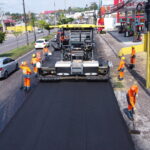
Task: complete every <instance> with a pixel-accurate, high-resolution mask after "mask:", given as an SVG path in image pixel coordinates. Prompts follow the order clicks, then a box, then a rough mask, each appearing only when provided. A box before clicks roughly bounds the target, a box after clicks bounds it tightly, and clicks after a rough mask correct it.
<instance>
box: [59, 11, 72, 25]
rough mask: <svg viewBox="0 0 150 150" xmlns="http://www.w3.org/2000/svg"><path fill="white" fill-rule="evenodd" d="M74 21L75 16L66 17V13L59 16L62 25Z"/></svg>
mask: <svg viewBox="0 0 150 150" xmlns="http://www.w3.org/2000/svg"><path fill="white" fill-rule="evenodd" d="M73 21H74V19H73V18H66V17H65V15H64V14H61V15H60V16H59V20H58V24H59V25H61V24H68V23H71V22H73Z"/></svg>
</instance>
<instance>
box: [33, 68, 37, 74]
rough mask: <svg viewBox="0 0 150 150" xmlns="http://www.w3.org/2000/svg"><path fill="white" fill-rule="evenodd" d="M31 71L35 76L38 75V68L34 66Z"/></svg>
mask: <svg viewBox="0 0 150 150" xmlns="http://www.w3.org/2000/svg"><path fill="white" fill-rule="evenodd" d="M33 71H34V73H35V74H37V73H38V68H37V67H35V66H34V68H33Z"/></svg>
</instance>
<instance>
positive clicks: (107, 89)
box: [0, 82, 134, 150]
mask: <svg viewBox="0 0 150 150" xmlns="http://www.w3.org/2000/svg"><path fill="white" fill-rule="evenodd" d="M0 150H134V145H133V142H132V140H131V136H130V135H129V133H128V129H127V127H126V125H125V122H124V120H123V118H122V116H121V113H120V111H119V107H118V104H117V101H116V98H115V96H114V93H113V89H112V87H111V85H110V83H109V82H52V83H39V84H38V86H37V87H36V88H35V89H34V91H33V93H32V94H31V95H30V96H29V98H28V99H27V100H26V101H25V103H24V105H23V106H22V108H21V109H20V110H19V111H18V112H17V114H16V115H15V116H14V118H13V119H12V120H11V122H10V123H9V124H8V126H7V127H6V128H5V130H4V131H3V132H2V133H1V134H0Z"/></svg>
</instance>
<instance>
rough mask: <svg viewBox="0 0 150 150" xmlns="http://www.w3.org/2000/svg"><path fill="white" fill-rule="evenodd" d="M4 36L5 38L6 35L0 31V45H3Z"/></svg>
mask: <svg viewBox="0 0 150 150" xmlns="http://www.w3.org/2000/svg"><path fill="white" fill-rule="evenodd" d="M5 36H6V34H5V33H4V32H2V31H0V43H3V41H4V40H5Z"/></svg>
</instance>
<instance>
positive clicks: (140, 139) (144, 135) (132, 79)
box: [96, 34, 150, 150]
mask: <svg viewBox="0 0 150 150" xmlns="http://www.w3.org/2000/svg"><path fill="white" fill-rule="evenodd" d="M96 38H98V40H99V42H100V44H99V45H100V49H103V51H104V53H105V55H106V58H107V59H108V60H109V61H112V63H113V65H114V66H113V68H112V69H111V77H112V79H111V82H112V86H113V88H114V92H115V95H116V98H117V101H118V104H119V106H120V110H121V112H122V114H123V117H124V119H125V121H126V123H127V125H128V127H129V129H133V124H132V121H130V120H129V119H128V118H127V116H126V115H125V113H124V111H123V110H124V109H125V108H127V100H126V92H127V90H128V89H129V87H130V86H131V85H132V84H138V86H139V90H140V91H139V98H138V100H137V106H136V107H137V111H136V115H135V124H136V128H137V129H138V130H140V131H141V134H140V135H132V138H133V141H134V143H135V148H136V150H149V149H150V109H149V108H150V91H149V90H147V89H146V88H145V78H144V76H145V67H143V66H145V64H144V63H145V59H144V57H145V53H140V54H138V58H137V59H140V60H139V61H138V62H137V66H136V69H135V70H133V71H130V70H127V69H126V71H125V80H124V81H122V82H119V81H118V79H117V75H118V72H117V67H118V64H119V61H120V60H119V58H118V57H117V53H118V52H119V50H120V49H121V48H122V47H124V46H125V44H124V43H122V42H119V40H116V39H115V38H113V37H112V36H111V35H110V34H106V35H99V36H97V37H96ZM118 38H119V37H118ZM131 43H132V42H131ZM131 43H130V42H128V44H129V46H130V44H131ZM128 62H129V56H127V63H128Z"/></svg>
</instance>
